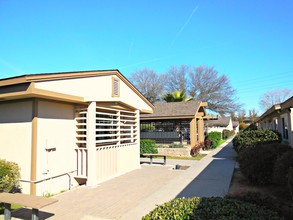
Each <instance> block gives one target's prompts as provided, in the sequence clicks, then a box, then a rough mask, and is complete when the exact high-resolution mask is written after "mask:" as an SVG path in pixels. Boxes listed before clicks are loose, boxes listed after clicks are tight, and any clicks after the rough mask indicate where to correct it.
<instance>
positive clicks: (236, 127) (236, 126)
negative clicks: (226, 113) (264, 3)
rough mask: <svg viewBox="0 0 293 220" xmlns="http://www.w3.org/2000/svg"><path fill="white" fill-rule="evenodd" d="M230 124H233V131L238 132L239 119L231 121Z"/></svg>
mask: <svg viewBox="0 0 293 220" xmlns="http://www.w3.org/2000/svg"><path fill="white" fill-rule="evenodd" d="M232 124H233V130H234V131H235V133H238V132H239V125H240V123H239V121H232Z"/></svg>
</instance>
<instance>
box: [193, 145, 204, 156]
mask: <svg viewBox="0 0 293 220" xmlns="http://www.w3.org/2000/svg"><path fill="white" fill-rule="evenodd" d="M202 148H204V143H203V142H201V143H198V144H197V145H195V146H194V147H193V148H191V150H190V155H191V156H193V157H195V156H197V155H198V154H199V152H200V149H202Z"/></svg>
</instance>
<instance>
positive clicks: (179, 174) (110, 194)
mask: <svg viewBox="0 0 293 220" xmlns="http://www.w3.org/2000/svg"><path fill="white" fill-rule="evenodd" d="M235 155H236V154H235V152H234V150H233V149H232V145H231V143H228V142H226V143H225V144H222V145H221V146H220V147H218V148H217V149H216V150H214V151H213V152H211V153H210V154H208V155H207V156H206V157H204V158H203V159H201V160H200V161H191V160H168V159H167V166H162V164H161V162H162V159H161V158H160V159H154V162H155V163H154V165H152V166H150V165H149V163H148V162H149V159H146V158H144V159H142V162H143V163H142V168H141V169H138V170H135V171H132V172H130V173H127V174H125V175H122V176H120V177H117V178H114V179H112V180H109V181H107V182H104V183H102V184H100V185H98V186H96V187H79V188H77V189H74V190H71V191H69V192H66V193H63V194H60V195H57V196H55V197H56V198H57V199H58V200H59V202H58V203H56V204H53V205H51V206H48V207H46V208H44V209H43V210H42V211H43V212H40V217H41V218H42V217H43V218H45V219H70V220H74V219H89V220H91V219H127V220H132V219H133V220H136V219H141V217H142V216H143V215H145V214H147V213H148V212H149V211H150V210H152V209H153V208H155V206H156V204H162V203H164V202H166V201H169V200H171V199H174V198H178V197H183V196H184V197H192V196H224V195H226V193H227V192H228V190H229V186H230V181H231V178H232V174H233V170H234V166H235V161H234V157H235ZM156 162H157V163H156ZM176 164H179V165H185V166H190V167H189V168H188V169H187V170H174V169H173V168H174V165H176ZM26 211H27V210H26ZM50 213H54V214H55V215H53V216H51V215H50ZM15 214H17V213H15Z"/></svg>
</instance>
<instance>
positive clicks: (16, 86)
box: [0, 69, 154, 109]
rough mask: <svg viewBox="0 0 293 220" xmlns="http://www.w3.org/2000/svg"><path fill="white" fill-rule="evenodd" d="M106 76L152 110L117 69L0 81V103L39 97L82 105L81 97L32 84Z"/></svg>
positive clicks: (59, 73)
mask: <svg viewBox="0 0 293 220" xmlns="http://www.w3.org/2000/svg"><path fill="white" fill-rule="evenodd" d="M107 75H116V76H117V77H118V78H119V79H120V80H121V81H123V82H124V83H125V84H126V85H127V86H128V87H129V88H130V89H131V90H132V91H134V92H135V93H136V94H137V95H138V96H139V97H140V98H141V99H142V100H143V101H144V102H145V103H146V104H147V105H148V106H150V108H151V109H153V108H154V106H153V105H152V103H150V102H149V101H148V100H147V99H146V98H145V97H144V96H143V95H142V94H141V93H140V92H139V90H138V89H137V88H136V87H135V86H134V85H132V84H131V83H130V82H129V81H128V79H126V78H125V77H124V76H123V75H122V74H121V73H120V71H119V70H118V69H113V70H91V71H74V72H57V73H39V74H27V75H21V76H16V77H10V78H4V79H0V101H5V100H13V99H19V98H32V97H39V98H49V99H56V100H61V101H68V102H74V103H83V102H85V101H84V99H83V98H82V97H79V96H72V95H66V94H62V93H57V92H51V91H46V90H41V89H37V88H35V87H34V83H35V82H44V81H52V80H64V79H77V78H86V77H95V76H107Z"/></svg>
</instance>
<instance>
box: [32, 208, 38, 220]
mask: <svg viewBox="0 0 293 220" xmlns="http://www.w3.org/2000/svg"><path fill="white" fill-rule="evenodd" d="M32 220H39V210H38V209H33V210H32Z"/></svg>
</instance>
